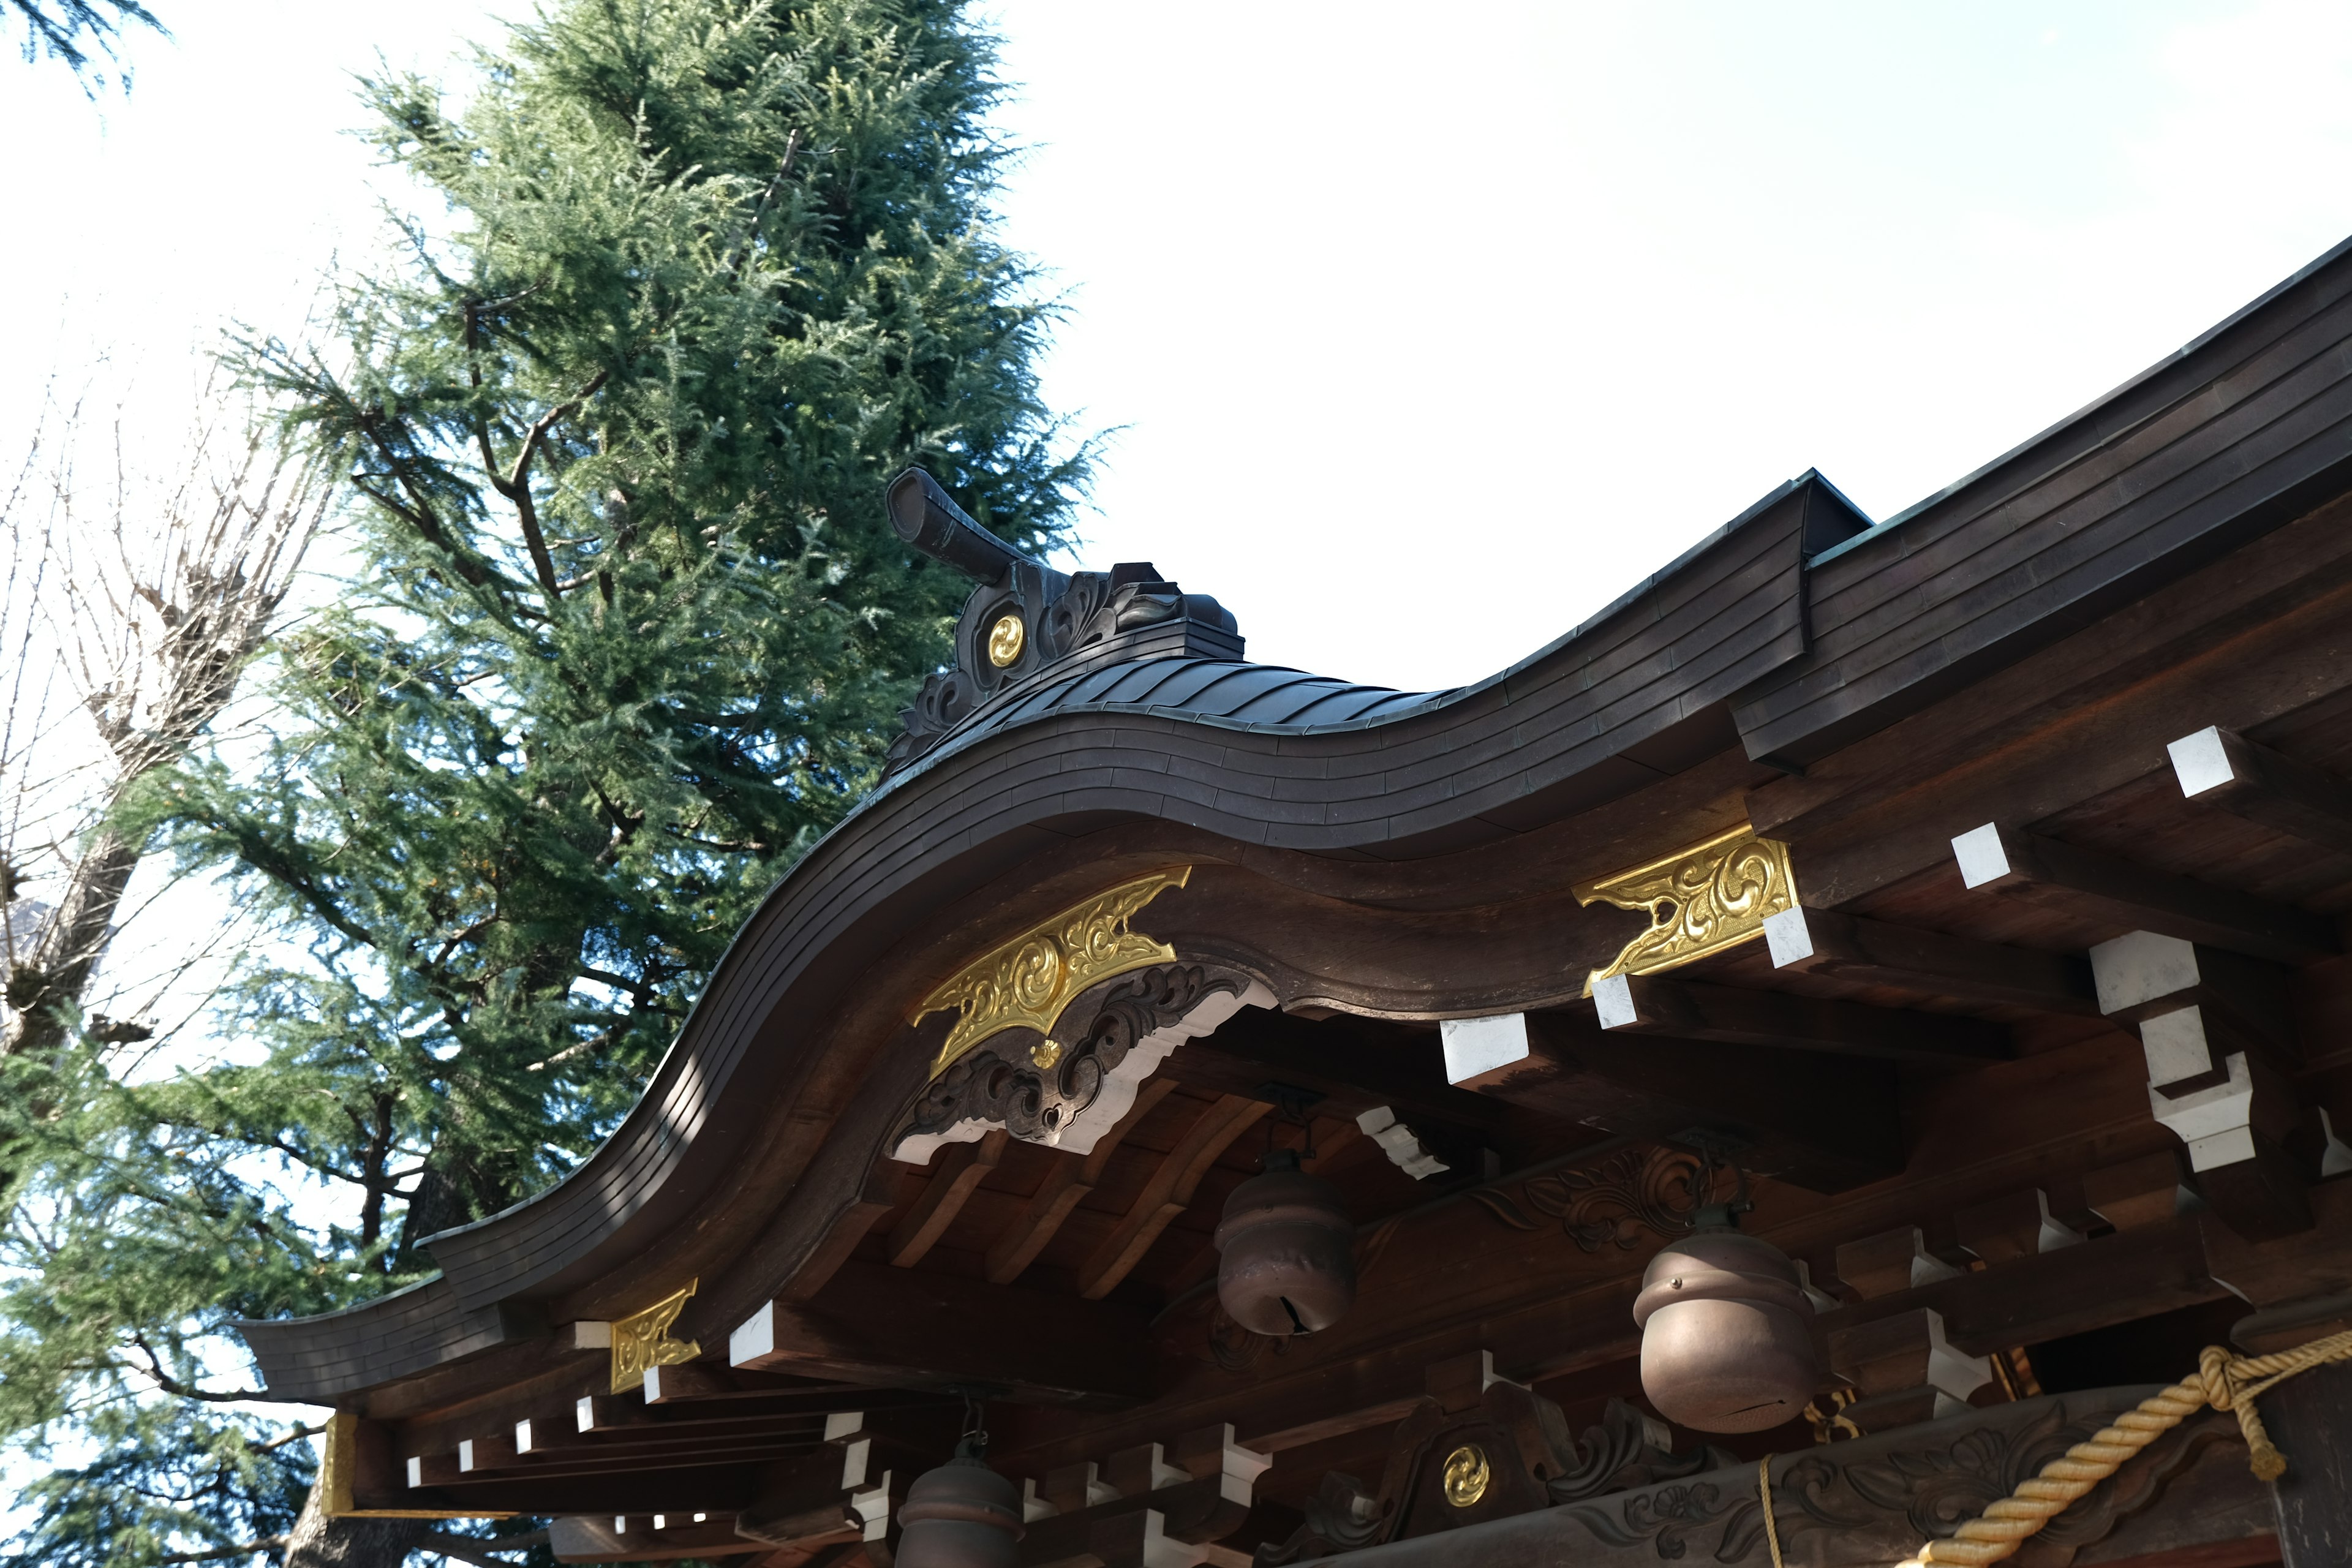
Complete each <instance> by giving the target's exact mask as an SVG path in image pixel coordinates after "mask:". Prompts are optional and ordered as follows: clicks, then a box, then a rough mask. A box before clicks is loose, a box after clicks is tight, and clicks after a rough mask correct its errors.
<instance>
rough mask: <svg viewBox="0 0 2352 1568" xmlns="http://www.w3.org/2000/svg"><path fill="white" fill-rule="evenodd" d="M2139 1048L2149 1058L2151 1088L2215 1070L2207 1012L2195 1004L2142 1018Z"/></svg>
mask: <svg viewBox="0 0 2352 1568" xmlns="http://www.w3.org/2000/svg"><path fill="white" fill-rule="evenodd" d="M2139 1048H2140V1054H2141V1055H2142V1056H2144V1057H2146V1058H2147V1086H2148V1088H2150V1089H2162V1088H2163V1087H2164V1086H2165V1085H2166V1084H2168V1083H2179V1081H2180V1080H2181V1079H2184V1078H2195V1077H2197V1076H2198V1075H2199V1074H2200V1073H2209V1072H2211V1071H2212V1070H2213V1044H2212V1041H2211V1040H2210V1038H2208V1037H2207V1036H2206V1033H2205V1015H2204V1014H2203V1013H2202V1012H2201V1011H2200V1010H2199V1009H2197V1008H2195V1007H2176V1008H2174V1009H2173V1010H2172V1011H2171V1012H2169V1013H2158V1015H2157V1016H2155V1017H2153V1018H2143V1019H2141V1020H2140V1026H2139Z"/></svg>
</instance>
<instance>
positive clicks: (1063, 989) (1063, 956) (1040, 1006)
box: [614, 866, 1192, 1345]
mask: <svg viewBox="0 0 2352 1568" xmlns="http://www.w3.org/2000/svg"><path fill="white" fill-rule="evenodd" d="M1191 876H1192V867H1190V866H1174V867H1171V868H1168V869H1166V870H1161V871H1154V872H1152V873H1151V874H1150V876H1148V877H1138V878H1137V879H1135V880H1134V881H1132V882H1122V883H1120V884H1119V885H1118V887H1116V888H1113V889H1110V890H1109V891H1108V892H1105V893H1097V894H1096V895H1095V896H1094V897H1093V898H1091V899H1088V900H1087V901H1086V902H1085V903H1082V904H1075V905H1073V906H1071V907H1070V908H1069V909H1066V910H1063V911H1062V912H1061V913H1060V914H1058V915H1055V917H1054V918H1053V919H1052V920H1049V921H1045V922H1044V923H1043V924H1041V925H1039V926H1037V927H1036V928H1035V929H1034V930H1032V931H1024V932H1023V933H1022V934H1021V935H1019V936H1017V937H1014V938H1013V940H1012V941H1011V942H1006V943H1005V944H1004V945H1003V947H1000V948H997V949H996V950H995V951H993V952H990V953H988V954H986V955H985V956H983V957H981V958H978V959H975V960H974V961H972V963H970V964H969V965H967V966H966V967H965V968H964V969H963V971H962V972H961V973H959V974H957V975H956V977H955V978H954V979H952V980H950V981H949V982H948V983H947V984H944V985H942V986H940V988H939V989H938V990H936V991H934V992H932V993H931V994H929V996H926V997H924V998H923V1000H922V1003H921V1005H919V1006H918V1007H916V1009H915V1010H914V1011H913V1012H912V1013H910V1014H908V1019H907V1021H908V1023H917V1022H919V1021H920V1020H922V1019H923V1018H925V1017H928V1016H929V1015H931V1014H933V1013H937V1012H940V1011H941V1010H942V1009H945V1008H949V1007H955V1008H960V1009H961V1011H962V1013H963V1016H962V1017H961V1018H959V1019H957V1020H956V1026H955V1027H954V1028H952V1029H950V1030H949V1031H948V1037H947V1040H946V1042H945V1043H944V1044H942V1045H941V1046H940V1050H939V1055H937V1056H936V1057H933V1058H931V1077H933V1078H937V1077H939V1076H940V1074H941V1073H943V1072H945V1071H947V1069H948V1068H950V1066H952V1065H953V1064H954V1062H955V1060H956V1058H958V1057H961V1056H962V1055H963V1054H964V1053H965V1052H966V1051H968V1050H970V1049H971V1048H972V1047H974V1046H976V1045H979V1044H980V1043H981V1042H982V1040H985V1039H987V1038H988V1037H990V1036H992V1035H996V1034H1001V1033H1002V1032H1003V1031H1004V1030H1006V1029H1012V1028H1022V1027H1026V1028H1031V1029H1034V1030H1036V1031H1037V1032H1038V1033H1039V1034H1041V1035H1045V1034H1050V1033H1052V1032H1053V1028H1054V1025H1055V1021H1056V1020H1057V1019H1059V1018H1060V1017H1061V1016H1062V1009H1063V1008H1065V1007H1066V1006H1068V1005H1070V999H1071V998H1072V997H1074V996H1076V994H1078V993H1079V992H1081V991H1084V990H1085V989H1086V988H1087V986H1089V985H1092V984H1096V983H1097V982H1098V981H1104V980H1108V979H1110V978H1112V977H1113V976H1115V975H1120V974H1125V973H1128V972H1129V971H1130V970H1135V969H1149V968H1150V967H1151V965H1153V964H1155V963H1174V962H1176V950H1175V949H1174V948H1172V947H1171V946H1169V945H1168V944H1167V943H1166V942H1154V941H1152V940H1151V939H1150V937H1148V936H1145V935H1143V934H1142V933H1141V932H1139V931H1129V930H1128V927H1127V922H1128V921H1129V920H1131V919H1133V918H1134V916H1135V912H1136V911H1137V910H1140V909H1141V908H1143V906H1144V905H1146V904H1148V903H1150V901H1151V900H1154V899H1156V898H1158V897H1159V896H1160V894H1161V893H1162V892H1164V891H1165V890H1167V889H1170V888H1181V887H1182V886H1183V885H1184V882H1185V879H1187V878H1189V877H1191ZM1030 1055H1031V1057H1032V1058H1033V1059H1034V1060H1035V1061H1036V1064H1037V1067H1038V1068H1039V1070H1041V1071H1044V1070H1049V1069H1051V1068H1052V1067H1053V1066H1054V1064H1055V1061H1057V1060H1059V1059H1060V1057H1061V1047H1058V1046H1056V1045H1055V1044H1054V1042H1053V1041H1051V1040H1046V1041H1044V1042H1042V1043H1040V1044H1039V1045H1037V1046H1035V1047H1033V1048H1032V1049H1031V1052H1030ZM614 1343H615V1344H616V1345H617V1343H618V1342H617V1341H615V1342H614Z"/></svg>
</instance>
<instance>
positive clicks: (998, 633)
mask: <svg viewBox="0 0 2352 1568" xmlns="http://www.w3.org/2000/svg"><path fill="white" fill-rule="evenodd" d="M1028 640H1029V632H1028V628H1026V627H1025V626H1023V625H1022V624H1021V617H1020V616H997V617H996V624H995V625H994V626H991V627H989V628H988V662H989V663H991V664H992V665H994V666H996V668H999V669H1003V668H1004V667H1005V666H1006V665H1009V664H1011V663H1012V662H1013V660H1014V659H1016V658H1020V657H1021V648H1022V645H1023V644H1024V643H1026V642H1027V641H1028Z"/></svg>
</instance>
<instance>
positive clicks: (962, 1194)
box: [888, 1127, 1013, 1268]
mask: <svg viewBox="0 0 2352 1568" xmlns="http://www.w3.org/2000/svg"><path fill="white" fill-rule="evenodd" d="M1011 1142H1013V1134H1012V1133H1010V1132H1007V1131H1005V1130H1004V1129H1003V1128H1002V1127H992V1128H990V1129H989V1130H988V1131H986V1132H983V1133H982V1134H981V1135H980V1137H979V1139H978V1140H977V1141H976V1142H970V1143H950V1144H949V1145H948V1146H947V1147H946V1148H945V1149H943V1150H941V1151H940V1152H939V1153H938V1155H937V1156H936V1157H935V1168H934V1169H933V1170H932V1172H931V1179H930V1180H929V1182H927V1183H925V1184H924V1186H923V1194H922V1196H920V1197H919V1198H917V1199H916V1200H915V1202H914V1205H913V1206H912V1207H910V1208H908V1210H907V1215H906V1217H905V1218H904V1219H901V1220H900V1221H899V1222H898V1227H897V1228H896V1229H894V1230H892V1231H891V1232H890V1243H889V1248H888V1251H889V1257H890V1262H891V1265H892V1267H894V1268H913V1267H914V1266H915V1265H916V1264H917V1263H919V1262H920V1261H922V1257H923V1254H925V1253H926V1252H929V1250H930V1249H931V1245H932V1244H933V1243H934V1242H936V1241H938V1240H939V1238H940V1237H941V1236H944V1235H945V1234H947V1228H948V1226H950V1225H952V1224H953V1223H955V1216H956V1215H958V1214H960V1213H961V1212H962V1209H963V1205H964V1200H965V1199H966V1198H969V1197H970V1196H971V1194H972V1190H973V1189H974V1188H976V1187H978V1186H979V1185H980V1184H981V1183H982V1181H984V1180H986V1179H987V1177H988V1174H989V1173H990V1172H992V1171H993V1170H995V1169H996V1167H997V1165H998V1163H1000V1162H1002V1161H1003V1158H1004V1150H1005V1146H1006V1145H1007V1144H1009V1143H1011Z"/></svg>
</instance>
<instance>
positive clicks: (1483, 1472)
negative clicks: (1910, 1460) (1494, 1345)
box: [1256, 1352, 1731, 1568]
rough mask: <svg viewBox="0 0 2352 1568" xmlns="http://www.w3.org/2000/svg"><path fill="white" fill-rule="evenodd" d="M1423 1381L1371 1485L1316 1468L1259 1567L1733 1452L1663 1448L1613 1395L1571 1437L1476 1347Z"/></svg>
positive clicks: (1512, 1510) (1550, 1502) (1699, 1465)
mask: <svg viewBox="0 0 2352 1568" xmlns="http://www.w3.org/2000/svg"><path fill="white" fill-rule="evenodd" d="M1429 1387H1430V1392H1429V1395H1428V1397H1426V1398H1424V1399H1423V1400H1422V1401H1421V1402H1420V1403H1419V1404H1417V1405H1414V1406H1413V1407H1412V1411H1411V1413H1410V1414H1408V1415H1406V1416H1405V1418H1404V1420H1403V1421H1402V1423H1400V1424H1399V1425H1398V1426H1397V1429H1396V1433H1395V1435H1394V1436H1392V1437H1391V1439H1390V1443H1389V1458H1388V1464H1387V1466H1386V1468H1384V1469H1383V1471H1382V1472H1381V1484H1380V1488H1379V1489H1378V1490H1377V1491H1374V1490H1368V1489H1366V1488H1365V1487H1364V1484H1363V1483H1362V1482H1361V1481H1359V1480H1357V1479H1355V1478H1354V1477H1353V1476H1348V1475H1342V1474H1339V1473H1338V1472H1336V1471H1335V1472H1333V1473H1331V1474H1329V1475H1327V1476H1325V1477H1324V1479H1323V1481H1322V1484H1321V1486H1320V1487H1319V1488H1318V1489H1317V1491H1316V1493H1315V1495H1314V1496H1313V1497H1312V1498H1310V1499H1309V1500H1308V1501H1307V1521H1306V1523H1305V1524H1303V1525H1301V1526H1300V1527H1299V1529H1298V1530H1297V1531H1296V1532H1295V1533H1293V1534H1292V1535H1291V1536H1290V1538H1289V1539H1288V1540H1286V1541H1284V1542H1279V1543H1276V1544H1269V1545H1266V1546H1263V1547H1260V1548H1259V1549H1258V1552H1257V1557H1256V1561H1257V1563H1258V1565H1259V1568H1276V1565H1278V1564H1283V1563H1295V1562H1298V1561H1301V1560H1303V1559H1306V1558H1312V1557H1321V1556H1326V1555H1328V1554H1330V1553H1332V1552H1353V1551H1357V1550H1360V1549H1361V1548H1363V1547H1367V1546H1372V1545H1376V1544H1378V1543H1379V1542H1384V1541H1404V1540H1410V1539H1412V1538H1413V1537H1415V1536H1422V1535H1433V1534H1436V1533H1438V1532H1440V1531H1449V1530H1458V1529H1460V1528H1462V1527H1463V1526H1464V1525H1468V1524H1476V1523H1480V1522H1482V1521H1486V1520H1493V1519H1503V1518H1507V1517H1509V1516H1510V1515H1513V1514H1521V1513H1533V1512H1535V1511H1537V1510H1541V1509H1548V1508H1552V1507H1556V1506H1558V1505H1559V1504H1561V1503H1570V1502H1576V1501H1579V1500H1582V1499H1585V1498H1590V1497H1595V1496H1598V1495H1600V1494H1601V1493H1604V1492H1609V1491H1616V1490H1622V1489H1626V1488H1630V1487H1641V1486H1648V1485H1650V1484H1652V1483H1654V1482H1656V1481H1661V1480H1665V1479H1671V1478H1674V1477H1677V1476H1686V1475H1690V1474H1692V1473H1693V1472H1695V1471H1698V1470H1703V1469H1710V1468H1715V1467H1717V1466H1718V1465H1722V1464H1727V1463H1729V1462H1730V1459H1731V1457H1730V1456H1729V1455H1728V1454H1726V1453H1724V1452H1722V1451H1721V1450H1720V1449H1716V1448H1700V1449H1697V1450H1695V1451H1694V1452H1692V1453H1689V1454H1686V1455H1682V1456H1675V1455H1673V1454H1669V1453H1667V1452H1666V1451H1665V1448H1664V1444H1665V1443H1666V1442H1667V1441H1668V1440H1669V1434H1668V1431H1667V1429H1666V1427H1665V1426H1664V1424H1663V1423H1661V1422H1659V1421H1656V1420H1654V1419H1652V1418H1650V1417H1647V1416H1644V1415H1642V1414H1641V1413H1640V1412H1639V1411H1636V1410H1635V1409H1633V1407H1632V1406H1631V1405H1626V1404H1625V1403H1624V1402H1623V1401H1622V1400H1614V1399H1612V1400H1611V1401H1610V1402H1609V1405H1608V1406H1607V1409H1606V1411H1605V1412H1604V1414H1603V1415H1602V1416H1601V1425H1599V1426H1591V1427H1588V1428H1587V1429H1586V1430H1585V1432H1584V1435H1583V1437H1582V1439H1581V1440H1579V1439H1577V1438H1574V1437H1571V1436H1570V1434H1569V1426H1568V1423H1567V1421H1566V1419H1565V1418H1564V1417H1563V1416H1562V1415H1560V1410H1559V1406H1558V1405H1554V1404H1553V1403H1552V1402H1551V1401H1550V1400H1549V1399H1546V1398H1544V1397H1543V1396H1542V1395H1541V1394H1537V1393H1535V1392H1533V1391H1532V1390H1530V1389H1528V1388H1526V1387H1524V1386H1522V1385H1521V1384H1516V1383H1511V1382H1508V1381H1507V1380H1505V1379H1502V1378H1498V1377H1496V1376H1495V1375H1494V1372H1493V1365H1492V1361H1491V1358H1489V1357H1488V1356H1486V1354H1485V1353H1484V1352H1481V1353H1479V1354H1475V1355H1471V1356H1465V1357H1460V1358H1457V1359H1456V1360H1454V1361H1451V1362H1445V1363H1439V1364H1438V1365H1436V1366H1433V1367H1432V1368H1430V1370H1429Z"/></svg>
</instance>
